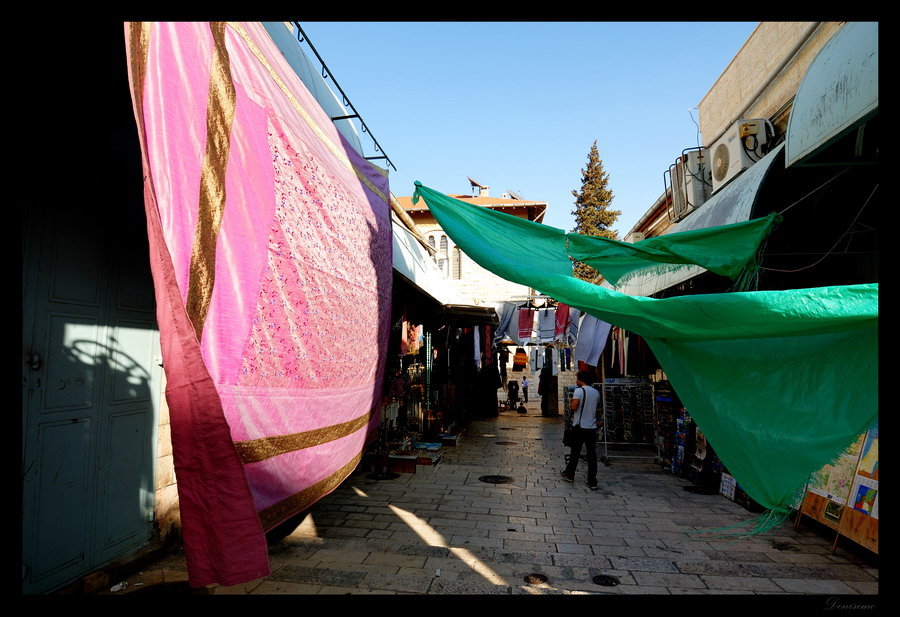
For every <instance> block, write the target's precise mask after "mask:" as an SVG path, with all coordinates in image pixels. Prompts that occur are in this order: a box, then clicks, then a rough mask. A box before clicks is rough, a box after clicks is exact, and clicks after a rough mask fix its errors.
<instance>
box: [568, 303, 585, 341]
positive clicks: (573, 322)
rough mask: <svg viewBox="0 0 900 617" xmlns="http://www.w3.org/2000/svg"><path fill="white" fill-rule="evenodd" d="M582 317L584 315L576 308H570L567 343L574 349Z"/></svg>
mask: <svg viewBox="0 0 900 617" xmlns="http://www.w3.org/2000/svg"><path fill="white" fill-rule="evenodd" d="M582 315H584V313H583V312H582V311H580V310H579V309H577V308H575V307H574V306H573V307H570V308H569V327H568V328H566V343H568V345H569V346H570V347H574V346H575V341H577V340H578V325H579V324H580V323H581V316H582Z"/></svg>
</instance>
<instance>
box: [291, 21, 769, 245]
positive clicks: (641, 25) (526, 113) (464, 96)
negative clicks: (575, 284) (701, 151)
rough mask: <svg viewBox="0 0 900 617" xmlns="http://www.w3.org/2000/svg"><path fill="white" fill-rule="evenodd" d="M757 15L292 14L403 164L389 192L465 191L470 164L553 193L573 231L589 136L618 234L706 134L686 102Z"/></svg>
mask: <svg viewBox="0 0 900 617" xmlns="http://www.w3.org/2000/svg"><path fill="white" fill-rule="evenodd" d="M757 23H758V22H658V23H654V22H480V23H479V22H300V25H301V27H302V28H303V30H304V32H305V33H306V35H307V36H308V37H309V40H310V41H311V42H312V44H313V45H314V46H315V47H316V49H317V51H318V52H319V54H320V55H321V56H322V58H323V59H324V61H325V63H326V64H327V65H328V67H329V69H330V70H331V72H332V74H333V75H334V77H335V79H336V80H337V82H338V83H339V84H340V86H341V88H343V90H344V92H345V93H346V94H347V96H348V97H349V99H350V101H351V102H352V103H353V105H354V107H355V108H356V110H357V111H358V112H359V113H360V115H361V116H362V118H363V119H364V120H365V122H366V125H367V126H368V127H369V128H370V130H371V133H372V135H374V137H375V139H377V140H378V143H379V144H380V145H381V147H382V149H383V150H384V153H386V154H387V155H388V156H389V157H390V160H391V162H392V163H393V164H394V166H395V167H396V168H397V170H396V171H394V169H391V170H390V172H391V191H392V192H393V193H394V195H398V196H402V195H410V194H412V191H413V182H414V181H416V180H419V181H421V182H422V183H423V184H425V185H426V186H429V187H431V188H434V189H436V190H438V191H441V192H444V193H471V186H470V184H469V182H468V180H467V177H472V178H474V179H475V180H477V181H479V182H480V183H481V184H485V185H488V186H489V187H490V190H491V195H492V196H500V195H501V194H502V193H504V192H508V191H510V190H512V191H515V192H516V193H518V194H520V195H521V196H523V197H524V198H525V199H534V200H541V201H546V202H548V203H549V208H548V213H547V215H546V217H545V219H544V222H545V223H546V224H548V225H552V226H554V227H558V228H561V229H565V230H566V231H569V230H571V229H572V227H573V225H574V220H573V217H572V215H571V211H572V210H573V209H574V198H573V196H572V190H577V189H579V188H580V186H581V169H582V168H583V167H584V166H585V164H586V162H587V155H588V152H589V150H590V147H591V145H592V144H593V142H594V140H596V141H597V147H598V150H599V152H600V157H601V159H602V160H603V166H604V169H605V171H606V172H607V173H608V174H609V188H610V189H611V190H612V191H613V193H614V195H615V197H614V199H613V203H612V208H613V209H614V210H621V211H622V214H621V216H620V217H619V219H618V222H617V223H616V224H615V225H614V226H613V228H614V229H616V230H618V232H619V235H620V237H621V236H623V235H624V234H625V233H627V232H628V231H629V230H630V229H631V228H632V226H633V225H634V224H635V223H636V222H637V221H638V219H640V217H641V216H642V215H643V214H644V213H645V212H646V211H647V209H648V208H649V207H650V206H651V205H652V204H653V203H654V201H656V199H657V198H658V197H659V196H660V195H661V194H662V192H663V190H664V179H663V174H664V172H665V171H666V170H667V169H668V168H669V165H671V164H672V163H673V162H674V161H675V159H676V158H677V157H678V156H679V155H680V154H681V152H682V151H683V150H684V149H685V148H691V147H695V146H697V145H700V143H701V136H700V135H699V132H698V127H697V123H698V122H699V118H698V115H697V111H696V109H694V108H696V107H697V106H698V104H699V102H700V100H701V99H702V98H703V96H704V95H705V94H706V93H707V92H708V91H709V89H710V88H711V87H712V86H713V84H714V83H715V81H716V79H717V78H718V77H719V75H720V74H721V73H722V71H723V70H724V69H725V68H726V67H727V66H728V64H729V62H730V61H731V60H732V58H733V57H734V56H735V54H736V53H737V52H738V51H739V50H740V48H741V46H742V45H743V44H744V42H745V41H746V40H747V38H748V37H749V36H750V34H751V33H752V32H753V30H754V28H755V27H756V25H757ZM306 50H307V48H304V51H306ZM371 144H372V142H371V140H370V139H366V137H365V136H363V145H364V147H366V148H368V150H367V151H366V152H365V154H366V155H367V156H368V155H374V154H377V153H376V152H374V150H373V149H372V148H371ZM376 162H378V161H376ZM382 164H384V163H383V162H382Z"/></svg>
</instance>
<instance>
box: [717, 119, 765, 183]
mask: <svg viewBox="0 0 900 617" xmlns="http://www.w3.org/2000/svg"><path fill="white" fill-rule="evenodd" d="M771 134H772V130H771V124H770V123H769V121H768V120H765V119H763V118H756V119H751V120H739V121H737V122H735V123H734V124H733V125H731V128H729V129H728V130H727V131H726V132H725V134H724V135H722V137H721V138H719V140H718V141H717V142H716V143H715V144H713V146H712V148H710V152H711V153H712V190H713V193H715V192H716V191H718V190H719V189H720V188H722V187H723V186H725V185H726V184H728V183H729V182H731V181H732V180H734V178H735V177H736V176H737V175H738V174H740V173H741V172H742V171H744V170H745V169H747V168H748V167H750V166H751V165H753V164H754V163H755V162H756V161H758V160H759V159H761V158H762V157H763V156H765V154H766V150H765V148H766V144H768V142H769V137H770V136H771Z"/></svg>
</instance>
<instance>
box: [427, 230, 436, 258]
mask: <svg viewBox="0 0 900 617" xmlns="http://www.w3.org/2000/svg"><path fill="white" fill-rule="evenodd" d="M428 246H430V247H431V248H432V251H431V258H432V259H433V260H434V261H435V262H437V253H435V252H434V250H433V249H434V236H428Z"/></svg>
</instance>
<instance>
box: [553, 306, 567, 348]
mask: <svg viewBox="0 0 900 617" xmlns="http://www.w3.org/2000/svg"><path fill="white" fill-rule="evenodd" d="M555 316H556V319H555V323H554V327H553V340H554V342H555V341H565V339H566V330H567V329H568V327H569V305H568V304H563V303H562V302H560V303H558V304H557V305H556V313H555Z"/></svg>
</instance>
